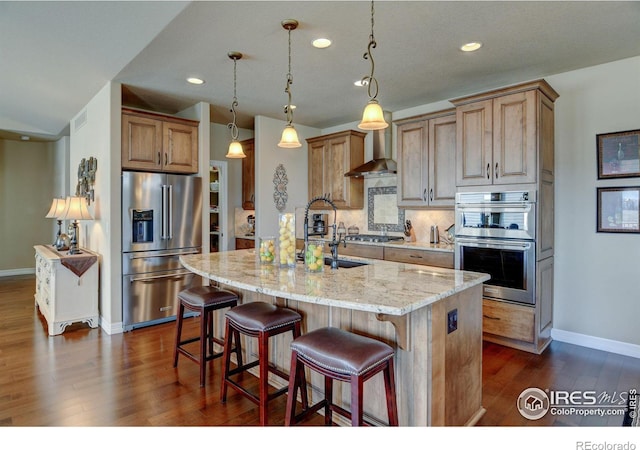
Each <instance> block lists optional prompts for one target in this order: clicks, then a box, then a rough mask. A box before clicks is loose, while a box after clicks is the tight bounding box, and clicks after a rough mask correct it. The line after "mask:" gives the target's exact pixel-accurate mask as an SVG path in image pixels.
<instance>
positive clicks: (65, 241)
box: [45, 198, 69, 250]
mask: <svg viewBox="0 0 640 450" xmlns="http://www.w3.org/2000/svg"><path fill="white" fill-rule="evenodd" d="M65 206H66V202H65V199H64V198H54V199H53V201H52V202H51V208H49V212H48V213H47V215H46V216H45V217H46V218H47V219H57V220H58V234H57V235H56V239H55V240H54V241H53V246H54V247H55V248H56V249H57V250H68V249H69V236H67V235H66V234H64V233H63V232H62V219H61V218H60V217H61V216H62V213H63V212H64V209H65Z"/></svg>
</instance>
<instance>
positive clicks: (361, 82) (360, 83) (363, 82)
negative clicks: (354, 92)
mask: <svg viewBox="0 0 640 450" xmlns="http://www.w3.org/2000/svg"><path fill="white" fill-rule="evenodd" d="M353 84H355V85H356V86H358V87H362V86H366V85H367V84H369V82H368V81H367V80H362V79H360V80H356V81H354V82H353Z"/></svg>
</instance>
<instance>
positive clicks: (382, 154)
mask: <svg viewBox="0 0 640 450" xmlns="http://www.w3.org/2000/svg"><path fill="white" fill-rule="evenodd" d="M384 119H385V120H386V121H387V123H388V124H389V126H388V127H387V128H384V129H382V130H374V131H372V133H373V159H372V160H371V161H368V162H366V163H364V164H363V165H361V166H358V167H356V168H355V169H353V170H352V171H350V172H347V173H345V174H344V176H345V177H365V176H367V175H384V174H394V173H397V164H396V162H395V161H394V160H393V159H391V149H392V147H391V139H392V136H391V134H392V133H391V129H392V125H391V113H389V112H387V111H385V112H384Z"/></svg>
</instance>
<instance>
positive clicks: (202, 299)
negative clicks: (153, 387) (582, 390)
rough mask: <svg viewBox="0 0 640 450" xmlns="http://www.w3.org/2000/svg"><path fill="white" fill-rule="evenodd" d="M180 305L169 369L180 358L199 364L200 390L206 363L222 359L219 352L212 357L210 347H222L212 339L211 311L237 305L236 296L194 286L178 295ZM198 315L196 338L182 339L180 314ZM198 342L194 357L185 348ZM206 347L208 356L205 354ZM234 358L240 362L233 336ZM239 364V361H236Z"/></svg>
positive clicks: (238, 342)
mask: <svg viewBox="0 0 640 450" xmlns="http://www.w3.org/2000/svg"><path fill="white" fill-rule="evenodd" d="M178 300H179V301H180V305H179V307H178V317H177V318H176V345H175V349H174V352H173V367H178V355H180V354H182V355H184V356H186V357H187V358H189V359H190V360H192V361H195V362H196V363H198V364H200V386H201V387H202V386H204V381H205V375H206V369H207V362H208V361H211V360H213V359H215V358H218V357H220V356H222V352H219V353H215V352H214V348H213V343H214V342H215V343H216V344H219V345H223V344H224V342H223V341H222V340H221V339H218V338H216V337H214V335H213V311H215V310H218V309H222V308H231V307H233V306H236V305H237V304H238V296H237V295H236V294H234V293H233V292H229V291H224V290H220V289H217V288H214V287H212V286H197V287H193V288H189V289H185V290H183V291H181V292H180V293H179V294H178ZM185 309H187V310H189V311H196V312H199V313H200V335H199V336H196V337H192V338H189V339H184V340H183V339H182V321H183V316H184V310H185ZM196 341H200V354H199V355H195V354H193V353H192V352H190V351H189V350H187V349H186V348H184V346H185V345H187V344H190V343H192V342H196ZM207 343H208V344H209V352H208V353H207ZM235 352H236V355H237V356H238V358H241V356H240V355H241V354H242V352H241V349H240V339H239V335H236V349H235ZM240 361H242V359H240Z"/></svg>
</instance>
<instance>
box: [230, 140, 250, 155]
mask: <svg viewBox="0 0 640 450" xmlns="http://www.w3.org/2000/svg"><path fill="white" fill-rule="evenodd" d="M226 156H227V158H246V157H247V155H245V154H244V150H242V144H241V143H240V142H238V141H236V140H233V141H231V143H230V144H229V151H228V152H227V155H226Z"/></svg>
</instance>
